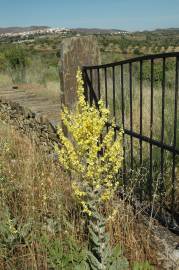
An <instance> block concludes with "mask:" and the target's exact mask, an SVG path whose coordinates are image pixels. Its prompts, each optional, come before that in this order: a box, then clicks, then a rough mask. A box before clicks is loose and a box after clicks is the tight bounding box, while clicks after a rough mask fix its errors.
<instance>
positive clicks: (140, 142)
mask: <svg viewBox="0 0 179 270" xmlns="http://www.w3.org/2000/svg"><path fill="white" fill-rule="evenodd" d="M142 72H143V62H142V60H141V61H140V136H142V132H143V90H142V88H143V74H142ZM142 151H143V148H142V139H141V138H140V140H139V153H140V172H141V176H140V183H139V197H140V202H142V177H143V176H142V162H143V152H142Z"/></svg>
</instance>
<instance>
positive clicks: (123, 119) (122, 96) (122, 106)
mask: <svg viewBox="0 0 179 270" xmlns="http://www.w3.org/2000/svg"><path fill="white" fill-rule="evenodd" d="M121 109H122V128H123V130H124V129H125V113H124V110H125V106H124V70H123V64H122V65H121ZM123 157H124V159H123V181H124V187H125V186H126V184H127V183H126V147H125V134H124V133H123Z"/></svg>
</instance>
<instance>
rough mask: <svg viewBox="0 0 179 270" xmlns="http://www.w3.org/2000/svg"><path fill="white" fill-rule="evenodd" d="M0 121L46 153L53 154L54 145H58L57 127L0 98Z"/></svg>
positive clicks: (40, 116)
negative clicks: (26, 137)
mask: <svg viewBox="0 0 179 270" xmlns="http://www.w3.org/2000/svg"><path fill="white" fill-rule="evenodd" d="M0 119H1V120H2V121H4V122H6V123H8V124H10V125H12V126H14V127H15V128H16V129H18V130H19V131H20V132H21V133H23V134H25V135H27V136H28V137H30V139H32V140H33V141H34V142H35V143H36V144H38V145H39V146H41V147H43V149H44V150H45V151H47V152H48V153H52V152H54V145H55V144H56V143H58V144H59V139H58V135H57V127H56V126H55V125H54V124H53V123H52V122H50V121H49V120H48V119H46V118H44V117H43V116H42V115H38V114H36V113H34V112H32V111H31V110H30V109H28V108H24V107H23V106H21V105H19V104H18V103H16V102H12V101H8V100H5V99H2V98H0Z"/></svg>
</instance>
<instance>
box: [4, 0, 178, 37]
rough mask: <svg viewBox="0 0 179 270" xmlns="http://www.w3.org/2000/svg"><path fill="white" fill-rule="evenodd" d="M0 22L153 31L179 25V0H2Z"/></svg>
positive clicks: (19, 24)
mask: <svg viewBox="0 0 179 270" xmlns="http://www.w3.org/2000/svg"><path fill="white" fill-rule="evenodd" d="M0 5H1V9H0V26H1V27H3V28H7V27H28V26H29V25H36V26H38V25H40V26H41V25H47V26H49V27H64V28H99V29H121V30H125V31H130V32H135V31H145V30H146V31H152V30H155V29H159V28H160V29H166V28H178V27H179V16H178V14H179V4H178V0H170V1H169V0H157V1H156V0H150V1H148V0H135V1H134V0H111V1H108V0H97V1H96V0H90V1H86V0H75V1H74V0H65V1H64V0H45V1H44V0H31V1H28V0H6V1H4V0H0Z"/></svg>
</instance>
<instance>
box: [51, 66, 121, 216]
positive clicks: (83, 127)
mask: <svg viewBox="0 0 179 270" xmlns="http://www.w3.org/2000/svg"><path fill="white" fill-rule="evenodd" d="M77 97H78V99H77V103H76V107H75V110H74V111H69V109H68V108H67V107H64V108H63V111H62V112H61V119H62V123H63V126H65V128H66V130H67V132H68V137H67V136H65V134H64V132H63V130H62V128H60V127H59V128H58V135H59V138H60V142H61V145H62V147H61V148H60V149H59V148H57V149H56V150H57V153H58V157H59V161H60V163H61V164H62V165H63V167H64V168H65V169H66V170H69V171H70V173H71V175H72V188H73V191H74V195H75V196H76V197H77V198H78V200H79V202H80V203H81V205H82V206H83V211H84V212H87V213H88V214H89V215H90V214H91V213H90V209H89V207H88V206H87V204H88V202H87V200H88V191H90V192H93V193H95V194H96V196H97V199H98V200H97V201H98V203H99V204H100V203H102V202H104V201H108V200H109V199H110V198H111V197H112V196H113V194H114V192H115V190H116V187H117V184H116V183H114V177H115V175H116V174H117V173H118V171H119V169H120V168H121V165H122V159H123V152H122V142H121V140H122V131H120V132H118V134H117V138H116V140H115V141H114V136H115V131H114V124H113V125H112V126H111V127H110V128H109V129H108V132H107V133H106V134H104V131H105V127H106V123H107V122H108V121H109V120H110V112H109V110H108V109H106V108H105V106H104V104H103V101H102V100H100V101H99V109H97V108H96V107H95V106H94V105H93V106H90V105H89V104H88V103H87V102H86V101H85V97H84V87H83V80H82V74H81V71H80V70H78V72H77ZM102 134H103V135H104V136H103V139H102V140H101V135H102Z"/></svg>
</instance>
